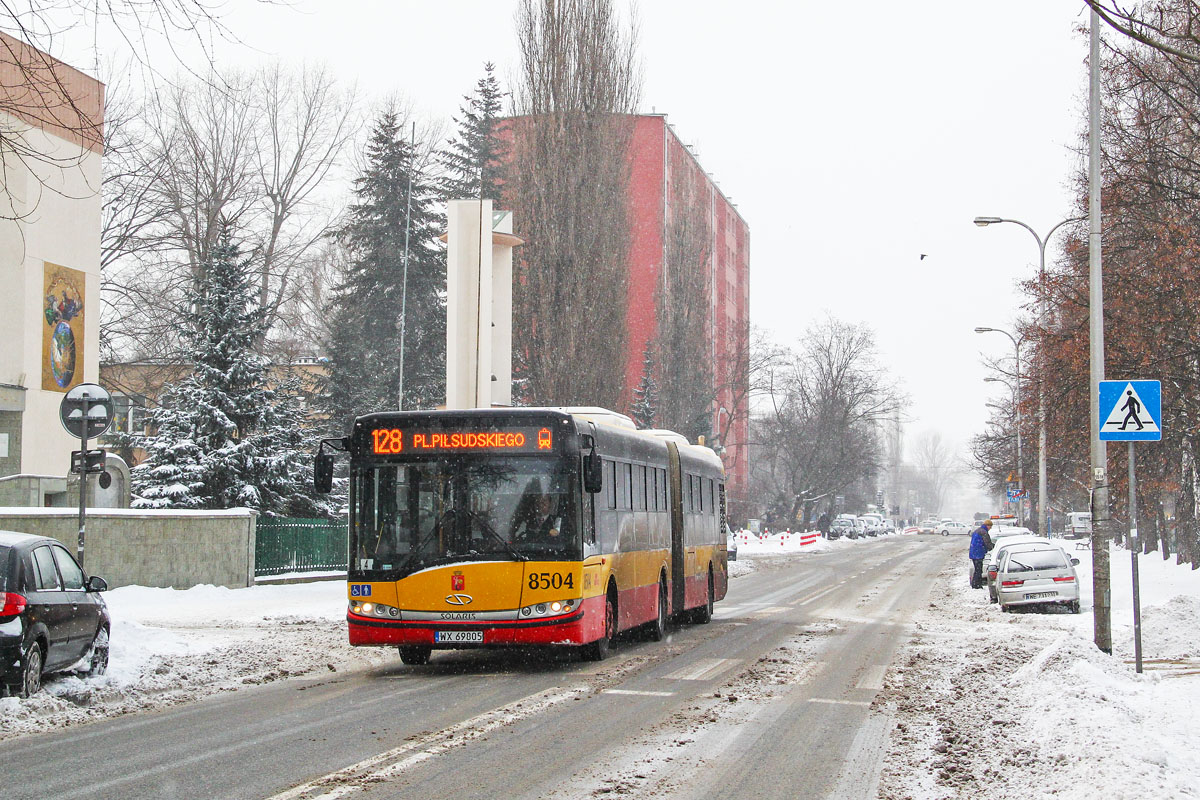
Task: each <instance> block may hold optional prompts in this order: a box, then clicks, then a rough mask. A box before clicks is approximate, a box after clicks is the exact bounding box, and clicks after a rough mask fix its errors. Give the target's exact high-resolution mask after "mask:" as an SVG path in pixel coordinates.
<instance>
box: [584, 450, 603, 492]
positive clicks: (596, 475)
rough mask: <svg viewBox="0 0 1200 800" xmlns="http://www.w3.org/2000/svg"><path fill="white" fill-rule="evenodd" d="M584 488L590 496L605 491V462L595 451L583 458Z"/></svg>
mask: <svg viewBox="0 0 1200 800" xmlns="http://www.w3.org/2000/svg"><path fill="white" fill-rule="evenodd" d="M583 488H584V490H585V491H587V492H588V493H589V494H600V492H602V491H604V462H603V460H601V458H600V456H598V455H596V451H595V450H593V451H592V452H590V453H588V454H587V455H586V456H584V457H583Z"/></svg>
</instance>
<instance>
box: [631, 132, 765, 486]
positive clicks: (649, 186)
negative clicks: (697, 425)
mask: <svg viewBox="0 0 1200 800" xmlns="http://www.w3.org/2000/svg"><path fill="white" fill-rule="evenodd" d="M631 158H632V170H631V181H630V187H629V192H630V200H631V203H632V211H633V242H632V246H631V248H630V254H629V295H628V297H629V300H628V303H629V305H628V311H627V317H626V319H627V320H628V325H629V352H628V354H627V358H626V365H625V385H626V386H628V387H630V391H631V392H632V390H633V387H636V386H637V385H638V380H639V379H640V378H641V374H642V353H643V350H644V349H645V346H646V342H647V341H649V340H650V339H651V338H652V337H653V336H654V335H655V333H656V332H657V319H656V314H655V297H656V296H657V293H658V287H659V285H660V282H661V281H662V277H663V276H662V264H663V258H664V234H665V232H666V226H667V224H668V222H669V220H670V219H671V215H672V214H673V213H675V212H674V210H673V209H672V207H671V198H672V197H673V196H675V195H674V193H673V189H674V186H675V184H676V182H677V181H685V180H690V181H691V182H692V186H693V187H696V188H697V189H698V195H699V197H698V199H699V200H700V202H699V203H698V205H699V206H700V208H702V209H703V210H704V213H706V214H707V215H708V227H709V230H710V233H711V237H712V242H711V245H710V247H709V263H708V265H707V266H708V271H709V281H708V285H709V297H708V331H709V334H708V345H709V347H710V349H711V353H712V364H713V375H714V376H716V381H717V384H718V386H720V387H721V389H720V391H719V392H718V396H717V401H716V403H715V404H714V408H713V410H712V414H713V418H712V430H713V433H714V434H716V437H717V442H714V444H717V443H719V444H721V445H724V447H725V452H724V454H723V456H722V457H723V459H724V461H725V469H726V471H727V472H728V474H729V487H728V490H729V495H730V499H731V500H743V499H745V491H746V477H747V471H748V468H747V464H746V455H747V451H746V442H747V439H748V428H749V425H748V422H749V419H748V417H749V415H748V408H747V406H748V403H749V398H748V396H747V395H748V392H747V391H746V389H747V384H748V382H749V376H748V375H747V374H745V357H744V356H742V357H741V358H740V359H739V357H738V351H739V350H741V349H744V348H745V347H747V345H748V341H749V336H750V228H749V226H748V225H747V224H746V220H744V219H743V218H742V216H741V215H740V214H739V213H738V210H737V208H736V207H735V206H734V205H733V203H731V202H730V201H729V198H727V197H726V196H725V195H724V194H722V193H721V190H720V189H719V188H717V185H716V184H715V183H714V182H713V179H712V177H711V176H710V175H708V174H706V173H705V172H704V169H703V168H702V167H701V166H700V162H699V161H698V160H697V159H696V156H695V155H694V154H693V153H692V152H691V150H689V149H688V147H687V146H686V145H685V144H684V143H683V142H682V141H681V140H680V138H679V136H678V134H676V133H675V129H674V128H672V127H671V126H670V125H668V124H667V118H666V115H664V114H645V115H640V116H638V117H636V119H635V125H634V133H633V143H632V152H631ZM739 372H740V373H741V374H740V375H739V374H737V373H739ZM664 388H665V387H664ZM630 403H631V404H632V397H631V398H630ZM731 421H732V424H731Z"/></svg>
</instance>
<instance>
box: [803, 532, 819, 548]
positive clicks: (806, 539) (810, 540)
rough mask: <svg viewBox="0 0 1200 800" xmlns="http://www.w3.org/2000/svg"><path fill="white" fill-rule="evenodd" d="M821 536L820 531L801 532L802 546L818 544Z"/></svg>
mask: <svg viewBox="0 0 1200 800" xmlns="http://www.w3.org/2000/svg"><path fill="white" fill-rule="evenodd" d="M819 538H821V533H820V531H812V532H811V533H802V534H800V546H801V547H804V546H805V545H809V544H816V543H817V539H819Z"/></svg>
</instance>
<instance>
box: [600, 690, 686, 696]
mask: <svg viewBox="0 0 1200 800" xmlns="http://www.w3.org/2000/svg"><path fill="white" fill-rule="evenodd" d="M600 694H631V695H635V696H637V697H674V696H675V692H651V691H648V690H642V689H605V690H604V691H603V692H601V693H600Z"/></svg>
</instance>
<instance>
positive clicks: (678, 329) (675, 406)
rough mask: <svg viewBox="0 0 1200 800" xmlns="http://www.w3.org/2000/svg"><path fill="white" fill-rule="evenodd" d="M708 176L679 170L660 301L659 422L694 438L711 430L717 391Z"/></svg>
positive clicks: (669, 206)
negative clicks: (711, 332) (710, 327)
mask: <svg viewBox="0 0 1200 800" xmlns="http://www.w3.org/2000/svg"><path fill="white" fill-rule="evenodd" d="M703 179H704V175H703V173H700V172H699V169H698V168H697V167H695V166H694V165H692V164H690V163H688V164H686V165H685V166H683V168H682V169H677V170H676V171H675V172H674V174H673V180H672V181H671V198H670V202H669V203H668V204H667V219H666V224H665V226H664V227H665V230H664V240H665V241H664V243H663V244H664V246H663V265H662V280H661V282H660V284H659V288H658V297H657V302H656V306H657V320H658V337H657V338H658V347H657V350H658V363H659V365H660V366H659V370H660V374H661V379H660V381H659V387H660V389H659V408H658V424H659V425H661V426H662V427H664V428H668V429H670V430H674V431H678V432H679V433H682V434H683V435H684V436H686V437H687V438H688V440H689V441H693V442H694V441H696V439H697V437H698V436H701V435H704V436H707V435H709V434H710V428H711V426H712V413H713V399H714V398H715V396H716V387H715V386H714V376H713V344H714V342H713V341H712V336H711V335H710V332H709V324H708V323H709V320H710V309H709V302H708V300H709V274H710V269H711V267H710V259H711V257H712V229H711V226H710V225H709V218H710V208H709V206H710V199H709V197H708V196H707V192H706V191H704V188H703Z"/></svg>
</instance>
